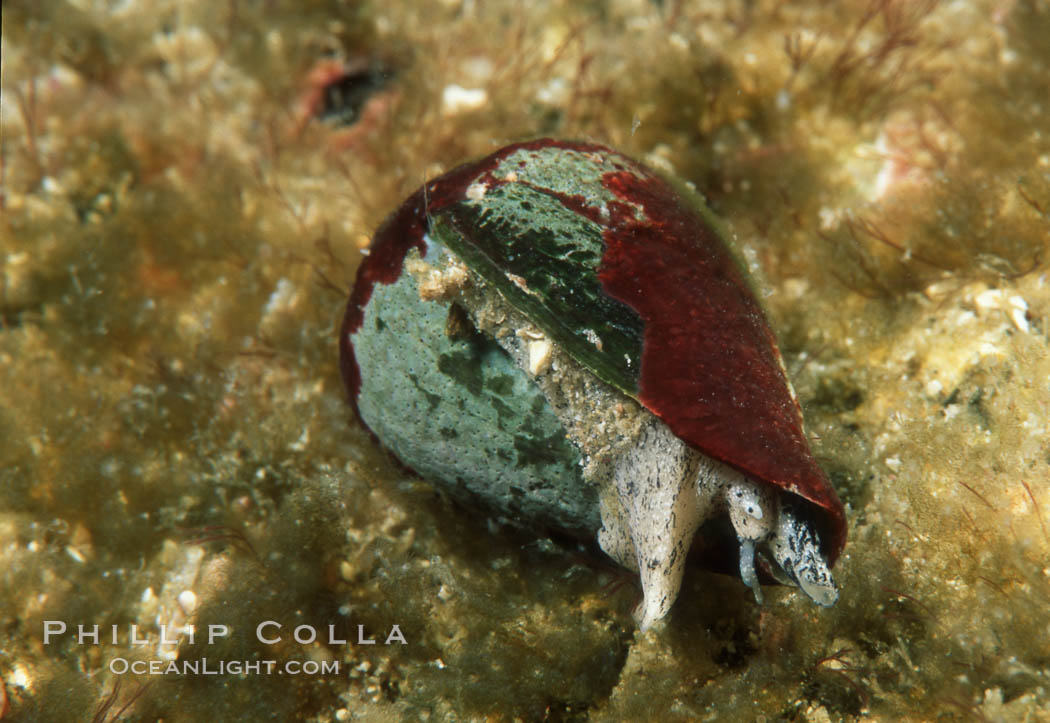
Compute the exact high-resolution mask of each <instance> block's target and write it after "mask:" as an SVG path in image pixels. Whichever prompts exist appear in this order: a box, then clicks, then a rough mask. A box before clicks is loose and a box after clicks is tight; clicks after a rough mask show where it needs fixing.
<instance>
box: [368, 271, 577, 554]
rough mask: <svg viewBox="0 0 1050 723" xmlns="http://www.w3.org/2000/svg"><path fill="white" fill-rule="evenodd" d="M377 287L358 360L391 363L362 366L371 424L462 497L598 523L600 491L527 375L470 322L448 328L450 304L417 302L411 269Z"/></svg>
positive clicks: (531, 518)
mask: <svg viewBox="0 0 1050 723" xmlns="http://www.w3.org/2000/svg"><path fill="white" fill-rule="evenodd" d="M372 298H373V303H372V304H370V305H369V308H368V309H367V310H366V313H365V317H364V323H363V324H362V325H361V328H360V329H358V330H357V331H356V332H355V333H354V334H353V335H352V343H353V345H354V354H355V357H356V359H357V360H358V363H359V364H360V365H362V366H363V367H365V368H368V369H382V370H383V372H384V373H382V374H369V375H368V376H367V377H365V378H364V379H363V380H362V386H361V391H360V394H359V395H358V398H357V407H358V413H359V414H360V415H361V417H362V419H365V420H367V423H368V426H369V428H370V429H371V430H372V431H373V432H374V433H375V434H376V436H377V437H379V438H380V439H382V440H384V441H385V442H386V444H387V445H388V446H389V447H390V449H391V451H393V452H394V454H395V455H397V457H398V458H399V459H401V460H403V461H406V462H408V463H409V464H410V466H411V467H412V469H414V470H415V471H416V472H417V473H419V474H420V475H421V476H422V477H424V478H425V479H430V480H435V481H439V482H441V483H442V484H443V485H444V486H445V487H446V488H447V489H449V490H450V491H451V493H452V495H453V496H455V497H458V498H460V499H463V500H467V501H471V502H478V503H481V504H482V505H484V506H485V507H488V508H490V509H496V510H502V511H504V512H506V513H507V514H509V515H511V516H512V517H513V518H515V519H517V520H519V521H520V522H525V523H528V522H531V523H533V524H537V525H541V524H553V525H554V526H555V527H558V528H561V529H567V530H579V531H580V534H585V532H589V533H592V534H593V531H594V530H596V529H597V527H598V514H597V510H598V507H597V504H598V501H597V493H596V491H595V490H594V489H593V488H591V487H588V486H587V485H585V484H584V483H583V480H582V478H581V475H580V456H579V453H578V452H577V451H576V449H575V448H574V447H573V446H572V444H571V443H570V442H569V441H568V440H567V439H566V433H565V430H564V428H563V427H562V425H561V423H560V422H559V421H558V419H557V418H556V417H555V416H554V414H553V413H552V412H551V410H550V409H549V407H548V405H547V403H546V400H544V398H543V395H542V394H541V393H540V390H539V389H538V388H537V387H536V385H535V384H534V383H533V381H532V380H531V379H530V378H529V377H528V375H527V374H526V373H525V372H524V371H522V370H521V369H519V368H518V367H517V366H515V365H514V363H513V362H512V361H511V360H510V358H509V357H508V356H507V355H506V353H504V352H503V350H502V349H500V347H499V346H498V345H497V344H496V343H494V342H493V341H491V340H489V339H486V338H485V337H484V336H482V335H480V334H477V333H473V330H467V331H466V332H465V333H463V334H456V333H453V334H452V335H450V334H449V333H448V326H449V320H450V318H451V319H453V320H455V316H454V315H453V316H450V312H451V311H452V305H451V304H449V303H442V302H440V301H435V302H432V303H420V301H419V284H418V282H417V280H416V279H415V278H414V277H413V276H412V275H411V274H405V275H403V276H402V277H401V278H399V279H398V280H397V281H395V282H394V283H392V284H389V285H381V286H379V287H377V288H376V289H375V291H374V292H373V297H372Z"/></svg>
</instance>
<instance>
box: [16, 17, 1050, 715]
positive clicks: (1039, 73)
mask: <svg viewBox="0 0 1050 723" xmlns="http://www.w3.org/2000/svg"><path fill="white" fill-rule="evenodd" d="M1047 38H1050V6H1048V4H1047V3H1046V2H1040V1H1036V0H1028V1H1025V0H994V1H992V0H989V1H988V2H979V1H974V2H945V3H939V4H938V3H932V2H931V3H924V2H904V1H903V0H883V1H881V2H880V1H872V0H848V1H846V2H841V3H823V2H809V3H779V2H767V1H765V0H758V1H757V2H732V1H730V2H724V3H723V2H719V3H714V2H675V1H674V0H666V1H665V2H645V1H643V0H611V1H609V2H584V3H572V2H567V1H565V2H544V1H540V2H529V3H524V2H512V1H510V0H505V1H504V0H494V1H493V2H484V1H482V0H475V1H460V0H443V1H440V2H418V3H417V2H407V1H402V2H376V3H374V4H371V3H364V2H361V3H354V2H336V1H334V0H333V1H330V2H325V1H324V0H313V1H310V2H300V3H297V2H281V1H279V0H275V1H273V2H259V3H254V2H244V1H243V0H242V1H238V0H229V1H227V2H211V1H210V0H207V1H205V0H201V1H199V2H192V1H186V2H175V1H165V0H157V1H155V2H153V1H147V0H141V1H138V2H136V1H132V0H127V1H124V2H117V1H113V2H105V1H102V0H99V1H97V2H93V1H92V0H76V1H69V2H57V1H53V2H42V3H39V2H32V1H29V0H24V1H22V2H19V1H17V0H16V1H8V2H4V4H3V60H2V62H3V66H2V108H0V110H2V113H0V121H2V134H3V146H2V166H0V172H2V197H0V203H2V237H0V238H2V240H0V680H2V691H3V697H2V698H0V710H3V711H4V716H5V720H6V719H11V720H20V721H38V720H39V721H47V720H53V721H75V720H83V721H88V720H96V721H100V720H114V719H116V718H120V719H122V720H143V721H147V720H148V721H153V720H161V719H162V720H164V721H227V720H230V721H232V720H316V721H329V720H338V721H343V720H368V721H373V720H391V721H393V720H432V721H444V720H492V721H499V720H525V721H531V720H545V719H549V720H594V721H606V720H661V721H670V720H743V721H753V720H754V721H776V720H786V721H825V720H854V719H869V718H870V719H875V720H913V721H920V720H922V721H926V720H937V721H963V720H976V721H1050V430H1048V425H1050V422H1048V417H1050V354H1048V349H1050V101H1048V97H1050V96H1047V94H1046V89H1047V88H1050V42H1047ZM344 67H346V68H351V69H352V68H363V69H366V70H367V72H366V73H365V74H364V75H363V76H361V77H363V78H364V80H363V81H361V82H358V83H357V84H356V85H354V84H353V83H350V84H349V85H348V86H347V88H348V92H347V93H346V94H344V96H343V100H342V104H341V105H340V108H342V111H343V112H342V114H341V117H339V118H332V117H329V118H328V119H327V120H320V119H318V118H317V116H318V115H319V112H318V111H319V109H320V108H321V106H322V104H321V103H320V102H319V100H318V99H319V98H321V97H322V93H321V88H322V85H323V83H324V81H325V79H326V78H328V79H331V78H332V77H334V76H335V75H338V72H335V73H333V72H332V68H335V69H337V71H338V69H340V68H344ZM355 111H356V112H355ZM328 115H329V116H332V115H338V114H333V113H329V114H328ZM540 135H555V136H561V137H569V138H583V139H589V140H594V141H598V142H603V143H607V144H610V145H613V146H616V147H618V148H620V149H622V150H623V151H625V152H627V153H629V154H631V155H633V156H635V157H637V158H639V159H641V160H643V161H645V162H647V163H649V164H651V165H653V166H655V167H658V168H660V169H663V170H665V171H668V172H672V173H675V174H677V175H678V176H680V177H681V178H683V179H684V180H686V181H688V182H690V183H692V184H694V185H695V187H696V188H697V189H698V190H699V191H700V192H702V193H703V194H704V195H705V196H706V197H707V198H708V199H709V200H710V205H711V206H712V208H713V209H714V210H715V211H716V213H718V214H719V215H720V216H721V217H722V218H723V219H724V220H725V225H726V228H727V230H728V232H729V233H730V234H731V235H732V236H733V238H734V239H735V240H736V242H737V243H738V245H739V247H740V248H741V250H742V251H743V254H744V256H745V258H746V259H747V261H748V263H749V264H750V266H751V267H752V270H753V271H754V272H755V275H756V279H757V284H758V286H759V288H760V289H761V290H762V295H763V302H764V304H765V305H766V306H767V308H768V310H769V314H770V318H771V322H772V324H773V326H774V328H775V329H776V331H777V333H778V336H779V338H780V340H781V346H782V348H783V351H784V356H785V359H786V362H787V366H788V368H789V370H790V372H791V375H792V377H793V380H794V383H795V386H796V388H797V390H798V393H799V396H800V399H801V401H802V404H803V408H804V411H805V415H806V419H807V424H808V431H809V434H810V436H811V439H812V444H813V447H814V451H815V453H816V455H817V457H818V459H819V460H820V462H821V464H822V465H823V466H824V468H825V469H826V470H827V471H828V473H829V475H830V477H831V479H832V480H833V482H834V483H835V485H836V487H837V489H838V492H839V494H840V495H841V497H842V498H843V500H844V502H845V503H846V505H847V511H848V517H849V523H850V540H849V543H848V546H847V548H846V552H845V555H844V556H843V558H842V560H841V561H840V562H839V564H838V566H837V567H836V575H837V577H838V579H839V581H840V584H841V588H842V595H841V599H840V601H839V603H838V604H837V605H836V606H835V607H834V608H832V609H828V610H824V609H819V608H817V607H816V606H814V605H812V604H811V603H810V602H808V601H807V600H805V599H803V598H802V597H801V596H800V595H799V594H798V593H796V592H794V591H792V590H790V589H787V588H776V589H774V588H768V589H767V590H766V603H765V604H764V605H763V606H761V607H759V606H756V605H755V604H754V602H753V601H752V600H751V598H750V596H749V594H748V591H747V590H746V589H745V588H744V586H743V585H742V584H741V583H740V582H739V580H736V579H733V578H729V577H723V576H718V575H714V574H711V573H706V572H704V571H700V570H697V571H692V572H690V574H689V576H688V577H687V580H686V583H685V586H684V588H683V591H682V594H681V597H680V599H679V602H678V603H677V605H676V606H675V608H674V609H673V611H672V613H671V615H670V616H669V617H668V619H667V620H666V623H665V624H662V625H659V626H657V627H656V628H654V629H653V630H651V631H649V632H647V633H645V634H641V633H639V632H638V631H637V629H636V627H635V625H634V622H633V620H632V618H631V614H630V612H631V608H632V605H633V603H634V601H635V599H636V596H637V594H638V592H637V587H636V585H635V583H634V581H633V580H632V579H631V578H630V577H625V576H624V575H622V574H619V573H617V572H616V570H615V569H614V568H613V567H611V566H610V565H608V564H607V563H603V562H602V561H601V560H600V559H597V558H592V557H588V556H587V555H585V554H582V553H581V552H580V551H578V550H575V549H570V548H566V547H565V546H564V545H562V544H560V543H556V542H554V541H551V540H550V539H548V538H547V537H546V536H545V535H544V533H542V532H540V533H536V534H532V533H529V532H515V531H513V530H507V529H500V528H499V527H498V526H497V525H494V524H492V523H490V522H489V521H487V520H486V519H485V518H484V517H479V516H478V515H476V514H471V513H468V512H465V511H463V510H461V509H459V508H458V507H456V506H455V505H453V504H451V503H450V502H449V501H447V500H446V499H445V498H443V497H442V496H441V495H440V494H438V493H437V492H436V491H435V490H434V489H433V488H431V487H430V486H428V485H426V484H425V483H423V482H421V481H419V480H417V479H414V478H413V477H411V476H410V475H408V474H406V473H405V472H404V471H403V470H402V469H400V468H399V467H398V466H397V465H396V464H394V463H393V462H392V461H391V459H390V458H389V457H388V456H387V455H386V454H385V453H384V452H383V451H382V450H381V449H380V448H378V447H377V446H376V445H375V443H374V442H373V441H372V439H371V438H370V437H369V436H368V434H367V433H366V432H364V431H363V430H362V429H361V428H360V427H359V426H357V425H356V424H355V423H354V422H353V420H352V415H351V412H350V410H349V408H348V406H347V404H346V403H345V399H344V391H343V388H342V384H341V380H340V378H339V372H338V367H337V355H336V328H337V325H338V322H339V319H340V316H341V314H342V311H343V306H344V303H345V299H346V296H347V291H348V288H349V285H350V283H351V281H352V279H353V275H354V271H355V268H356V266H357V264H358V263H359V261H360V259H361V249H362V248H363V247H364V246H366V245H367V243H368V240H369V236H370V234H371V232H372V231H373V230H374V229H375V227H376V226H377V224H378V223H379V222H380V221H381V220H382V218H383V217H384V216H385V215H386V214H387V213H389V212H390V211H391V210H392V209H393V208H395V207H396V205H397V203H398V201H399V200H400V199H401V198H403V197H404V196H405V195H407V194H408V193H409V192H411V191H412V190H413V189H414V188H415V187H417V186H418V185H419V184H420V182H421V181H422V179H424V178H432V177H433V176H435V175H436V174H438V173H440V172H441V171H442V170H443V169H448V168H451V167H452V166H453V165H455V164H456V163H458V162H461V161H463V160H466V159H469V158H472V157H477V156H480V155H483V154H485V153H488V152H489V151H491V150H493V149H494V148H495V147H497V146H498V145H501V144H503V143H505V142H509V141H512V140H519V139H523V138H528V137H535V136H540ZM267 620H272V621H275V622H279V623H280V624H281V625H282V626H283V627H282V629H281V633H282V635H283V640H282V641H281V642H280V643H276V644H263V643H260V642H257V641H256V640H255V636H254V629H255V626H256V625H257V624H258V623H259V622H262V621H267ZM45 621H63V622H65V623H67V625H68V627H69V630H70V631H73V630H75V628H76V626H77V625H84V626H88V627H89V628H90V626H94V625H99V626H100V631H101V632H100V640H99V643H98V644H92V643H91V641H90V640H85V641H83V642H82V643H80V644H78V641H77V640H76V638H75V636H73V635H71V634H70V633H69V632H67V633H66V634H64V635H57V636H55V637H53V638H52V639H51V640H50V641H49V643H48V644H46V645H45V644H44V630H45ZM161 624H164V625H166V626H167V630H168V631H169V633H168V634H169V637H171V636H173V635H174V636H175V637H176V638H178V637H179V636H180V635H181V637H182V641H181V643H179V644H178V646H176V645H172V644H168V643H166V642H163V641H161V640H160V639H159V631H160V628H159V626H160V625H161ZM187 624H194V625H195V629H196V630H197V631H198V639H197V643H196V644H195V645H189V644H188V640H187V639H186V633H185V629H184V628H183V627H182V626H185V625H187ZM114 625H115V626H118V635H117V641H116V642H115V643H114V642H112V641H111V639H110V635H111V630H112V626H114ZM131 625H136V626H138V627H137V631H138V634H139V637H141V638H144V639H145V640H146V641H147V642H145V643H144V644H132V643H131V642H129V626H131ZM208 625H226V626H228V627H229V628H230V633H229V635H227V636H226V637H225V638H222V639H218V640H216V642H215V643H214V644H213V645H206V644H204V642H203V641H202V639H201V638H202V637H203V636H204V635H205V632H204V631H206V630H207V626H208ZM299 625H309V626H312V627H314V628H316V629H317V630H319V631H320V632H321V637H322V638H327V635H328V629H329V626H330V625H331V626H334V627H333V630H334V631H335V632H336V637H337V638H345V639H346V640H347V643H346V644H338V643H337V644H328V643H327V641H325V642H321V641H317V642H313V643H303V644H301V643H298V642H296V641H295V640H293V639H292V630H293V629H294V628H295V627H296V626H299ZM395 625H396V626H398V629H399V630H400V631H401V632H402V634H403V636H404V638H405V641H406V642H405V644H399V643H398V642H397V641H393V642H392V644H390V645H385V644H383V643H384V642H385V638H386V637H387V636H388V635H389V634H390V631H391V630H392V629H393V627H394V626H395ZM359 626H363V627H361V628H359ZM359 630H362V631H364V633H365V635H366V636H369V637H372V638H376V639H377V643H376V644H374V645H362V644H357V635H358V632H359ZM171 631H176V632H171ZM178 631H182V632H181V633H180V632H178ZM304 632H305V629H304ZM202 658H207V659H208V660H209V661H210V663H211V664H212V667H213V668H214V667H215V666H216V665H217V664H218V662H219V661H225V662H227V663H228V662H230V661H266V660H273V661H275V665H278V666H283V665H284V664H285V663H288V662H290V661H297V662H299V663H309V664H319V663H322V662H323V663H326V664H329V665H332V664H335V663H338V665H339V671H338V673H336V672H334V671H333V672H329V673H328V674H320V673H318V674H312V675H311V674H302V675H291V674H277V673H273V674H269V675H267V674H261V673H260V674H252V673H241V674H235V673H226V674H217V675H205V674H203V673H200V674H187V675H134V674H131V673H128V674H124V675H117V674H115V673H114V672H112V671H113V670H115V669H119V668H120V666H121V665H122V663H121V662H120V661H121V660H123V661H128V663H130V662H132V661H136V660H138V661H150V660H160V661H166V660H172V659H177V660H179V661H187V660H190V661H192V660H197V661H200V660H201V659H202ZM115 661H116V662H115Z"/></svg>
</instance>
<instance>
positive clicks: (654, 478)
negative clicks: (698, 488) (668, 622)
mask: <svg viewBox="0 0 1050 723" xmlns="http://www.w3.org/2000/svg"><path fill="white" fill-rule="evenodd" d="M695 467H696V454H695V453H694V452H693V451H692V450H690V449H689V448H688V447H687V446H686V445H685V444H683V443H682V441H681V440H679V439H678V438H677V437H675V436H674V435H672V434H671V433H670V431H669V430H668V429H667V427H666V426H665V425H663V424H662V423H660V422H659V421H657V420H654V423H653V424H650V425H649V426H648V427H647V428H646V429H645V431H644V432H642V435H641V437H640V438H639V440H638V443H637V444H636V445H635V446H634V448H633V449H631V450H630V451H629V452H628V453H626V454H624V455H623V456H622V457H621V458H620V460H619V461H618V462H617V464H616V468H615V469H614V471H613V475H614V478H615V481H616V490H617V493H618V496H619V502H620V505H621V507H622V508H623V516H624V520H625V521H626V527H627V530H626V532H627V533H628V534H629V535H630V539H631V546H632V547H633V548H634V557H635V561H636V562H637V565H638V572H639V575H640V576H641V579H642V594H643V596H644V599H643V600H642V603H641V605H639V606H638V609H637V610H635V613H634V617H635V619H636V620H637V621H638V626H639V627H640V628H641V629H642V630H643V631H645V630H647V629H648V628H649V627H650V626H651V625H652V624H653V623H654V622H656V621H657V620H660V619H661V618H663V617H664V616H665V615H667V612H668V611H669V610H670V609H671V605H672V604H673V603H674V600H675V598H676V597H677V596H678V589H679V588H680V587H681V585H682V573H683V571H684V569H685V559H686V556H687V553H688V552H689V545H690V543H692V541H693V535H694V534H696V530H697V528H698V527H699V525H700V521H701V519H700V510H699V504H698V502H699V500H698V499H697V496H696V492H695V488H694V487H693V485H692V479H693V478H694V476H695ZM607 543H608V544H609V545H610V547H616V546H617V545H616V544H614V543H613V541H612V540H607ZM602 547H603V549H604V548H605V545H604V544H603V545H602Z"/></svg>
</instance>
